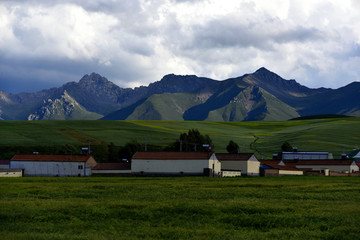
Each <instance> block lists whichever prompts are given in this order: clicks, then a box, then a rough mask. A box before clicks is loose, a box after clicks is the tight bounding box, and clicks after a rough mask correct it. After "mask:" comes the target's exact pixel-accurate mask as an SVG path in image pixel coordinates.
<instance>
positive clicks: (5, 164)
mask: <svg viewBox="0 0 360 240" xmlns="http://www.w3.org/2000/svg"><path fill="white" fill-rule="evenodd" d="M9 168H10V160H0V169H9Z"/></svg>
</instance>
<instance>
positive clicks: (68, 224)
mask: <svg viewBox="0 0 360 240" xmlns="http://www.w3.org/2000/svg"><path fill="white" fill-rule="evenodd" d="M359 201H360V178H355V177H309V176H301V177H266V178H262V177H249V178H244V177H242V178H213V179H212V178H205V177H183V178H100V177H92V178H12V179H10V178H0V236H1V239H7V240H11V239H16V240H18V239H36V240H38V239H52V240H54V239H334V240H335V239H351V240H353V239H358V238H359V234H360V230H359V222H360V207H359Z"/></svg>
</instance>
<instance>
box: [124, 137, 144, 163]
mask: <svg viewBox="0 0 360 240" xmlns="http://www.w3.org/2000/svg"><path fill="white" fill-rule="evenodd" d="M142 150H143V148H142V146H141V144H140V143H138V142H137V141H135V140H133V141H131V142H129V143H126V144H125V146H123V147H121V148H120V150H119V157H120V160H121V159H127V160H128V161H131V158H132V156H133V155H134V154H135V153H136V152H139V151H142Z"/></svg>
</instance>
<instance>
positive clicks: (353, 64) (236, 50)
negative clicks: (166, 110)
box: [0, 0, 360, 92]
mask: <svg viewBox="0 0 360 240" xmlns="http://www.w3.org/2000/svg"><path fill="white" fill-rule="evenodd" d="M330 2H331V3H329V1H325V0H319V1H297V0H292V1H288V0H277V1H275V2H273V1H271V2H270V1H265V0H257V1H251V0H246V1H240V0H239V1H230V0H229V1H220V0H197V1H187V0H159V1H146V0H144V1H140V0H131V1H117V0H114V1H108V0H97V1H90V0H89V1H84V0H53V1H40V0H27V1H25V0H23V1H21V0H11V1H10V0H3V1H1V2H0V89H4V90H9V91H12V92H18V91H26V90H31V91H32V90H33V89H38V90H40V89H43V88H47V87H50V86H60V85H62V84H64V83H66V82H68V81H78V80H79V79H80V78H81V77H82V76H83V75H84V74H87V73H91V72H97V73H100V74H102V75H104V76H105V77H107V78H108V79H109V80H111V81H114V82H115V83H116V84H118V85H120V86H122V87H128V86H138V85H147V84H148V83H150V82H153V81H156V80H159V79H160V78H161V77H162V76H163V75H165V74H168V73H175V74H197V75H203V76H207V77H214V78H217V79H225V78H228V77H234V76H236V75H241V74H244V73H249V72H253V71H255V70H256V69H257V68H259V67H262V66H265V67H267V68H269V69H270V70H272V71H274V72H277V73H279V74H280V75H282V76H283V77H285V78H295V79H297V80H298V81H300V82H302V83H303V84H306V85H308V86H310V87H318V86H327V87H335V86H342V85H344V84H345V83H348V82H351V81H354V80H359V79H360V70H359V67H358V66H359V64H360V53H359V52H360V50H359V49H360V48H359V44H360V31H359V30H358V29H360V19H359V17H358V16H359V15H358V12H357V9H358V8H357V7H358V5H359V3H358V2H357V1H352V0H344V1H341V3H339V2H337V1H334V0H332V1H330ZM345 72H346V73H345ZM341 76H346V79H344V78H342V77H341Z"/></svg>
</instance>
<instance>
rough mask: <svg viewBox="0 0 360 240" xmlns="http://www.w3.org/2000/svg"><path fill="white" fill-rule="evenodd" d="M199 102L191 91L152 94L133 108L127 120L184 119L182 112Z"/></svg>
mask: <svg viewBox="0 0 360 240" xmlns="http://www.w3.org/2000/svg"><path fill="white" fill-rule="evenodd" d="M199 103H201V102H200V100H199V99H198V98H197V97H196V95H195V94H191V93H164V94H154V95H152V96H151V97H149V98H148V99H147V100H146V101H145V102H144V103H142V104H141V105H140V106H138V107H137V108H135V110H134V112H133V113H132V114H131V115H130V116H129V117H128V118H127V120H136V119H140V120H146V119H154V120H163V119H166V120H170V121H181V120H184V119H183V114H184V112H185V111H186V110H187V109H189V108H190V107H192V106H194V105H196V104H199Z"/></svg>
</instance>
